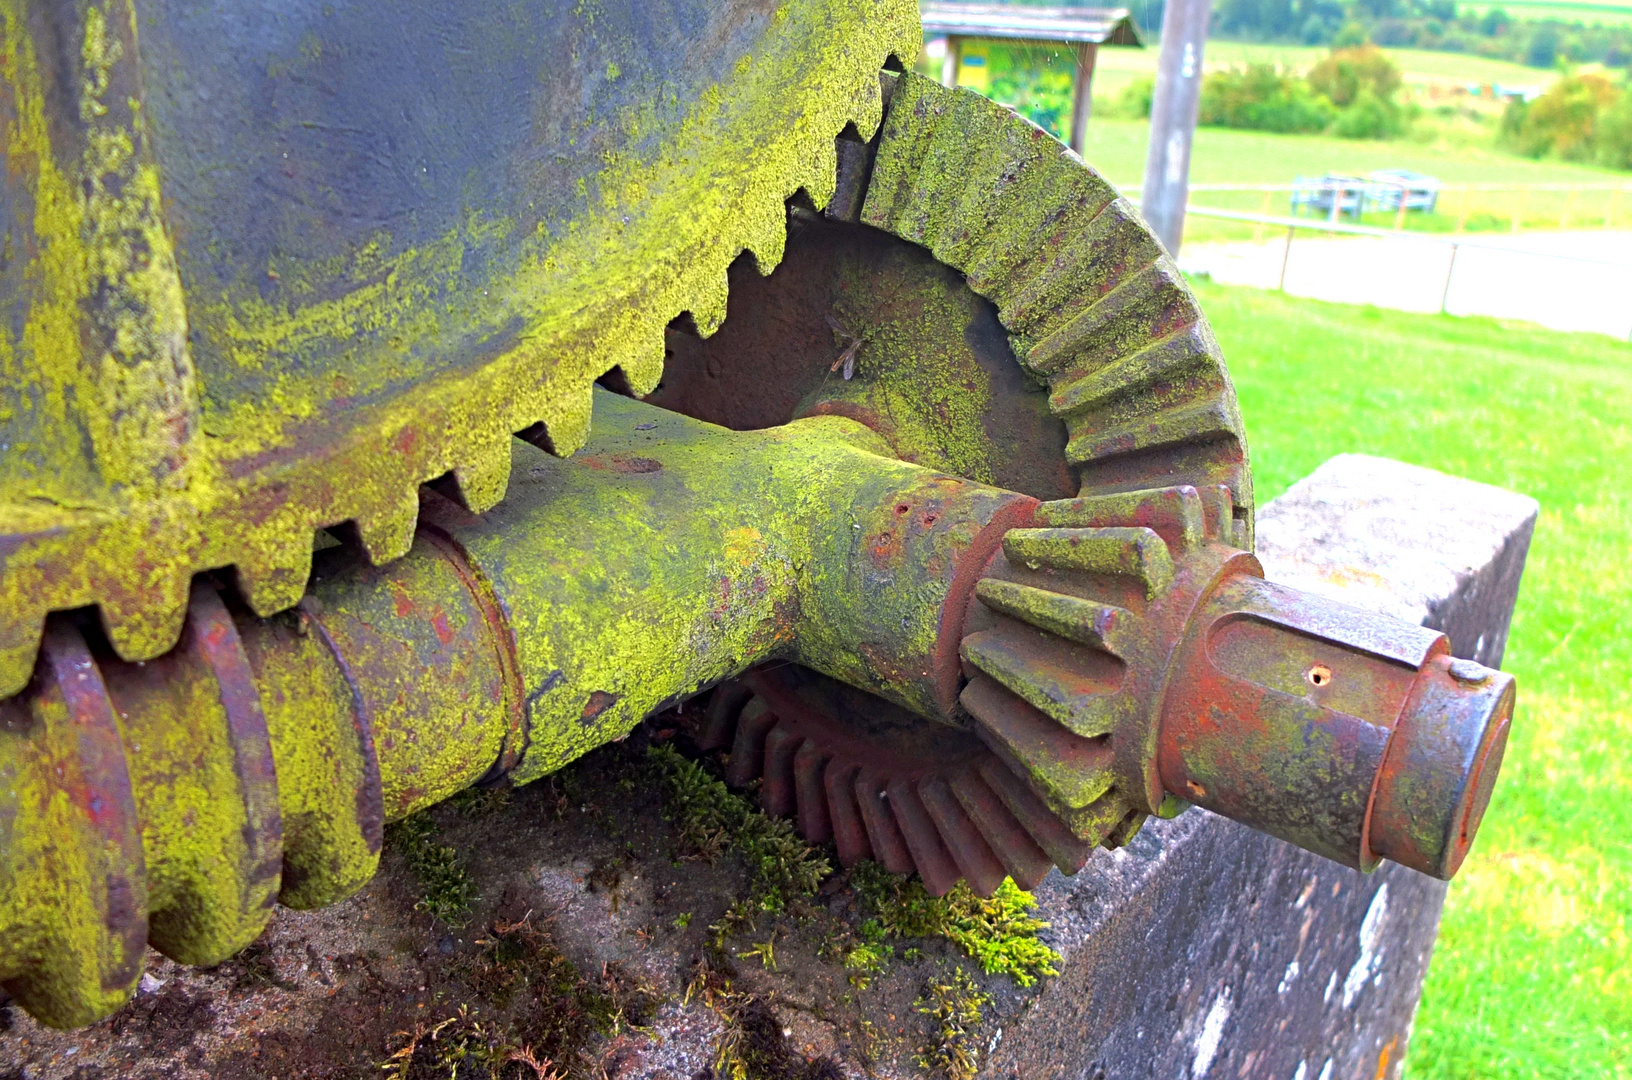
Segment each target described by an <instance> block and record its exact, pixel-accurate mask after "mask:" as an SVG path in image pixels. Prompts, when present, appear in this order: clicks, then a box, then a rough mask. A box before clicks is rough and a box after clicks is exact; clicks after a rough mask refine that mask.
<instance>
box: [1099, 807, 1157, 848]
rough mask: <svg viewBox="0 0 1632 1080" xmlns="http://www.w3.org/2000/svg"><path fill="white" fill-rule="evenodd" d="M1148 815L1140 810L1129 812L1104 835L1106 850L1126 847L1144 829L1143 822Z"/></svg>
mask: <svg viewBox="0 0 1632 1080" xmlns="http://www.w3.org/2000/svg"><path fill="white" fill-rule="evenodd" d="M1148 817H1150V815H1149V814H1146V813H1144V812H1143V811H1140V810H1129V811H1128V812H1127V813H1126V814H1125V815H1124V816H1123V817H1122V818H1121V819H1120V820H1119V821H1118V822H1117V823H1116V824H1115V825H1114V826H1113V827H1112V828H1111V830H1110V832H1109V833H1107V834H1106V836H1105V840H1104V844H1105V846H1106V847H1108V848H1119V847H1127V846H1128V843H1129V842H1130V841H1131V840H1132V839H1133V838H1134V837H1135V836H1137V835H1138V834H1139V830H1140V829H1142V828H1144V827H1145V820H1146V819H1147V818H1148Z"/></svg>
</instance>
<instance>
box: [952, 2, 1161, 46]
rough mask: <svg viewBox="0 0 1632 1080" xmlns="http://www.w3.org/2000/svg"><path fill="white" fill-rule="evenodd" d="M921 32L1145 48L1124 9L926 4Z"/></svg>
mask: <svg viewBox="0 0 1632 1080" xmlns="http://www.w3.org/2000/svg"><path fill="white" fill-rule="evenodd" d="M922 12H923V21H924V33H926V34H945V35H947V36H948V37H964V38H995V39H1007V40H1013V41H1062V42H1067V43H1069V44H1073V45H1075V44H1079V43H1083V44H1089V45H1131V46H1134V47H1136V48H1142V47H1144V44H1145V43H1144V42H1143V41H1141V40H1140V38H1139V28H1138V26H1136V25H1135V24H1134V22H1133V17H1132V15H1131V14H1130V13H1129V11H1128V9H1127V8H1089V7H1068V8H1057V7H1030V6H1021V5H1019V4H956V3H936V2H931V3H926V4H924V5H923V7H922Z"/></svg>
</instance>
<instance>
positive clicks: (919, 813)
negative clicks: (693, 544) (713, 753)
mask: <svg viewBox="0 0 1632 1080" xmlns="http://www.w3.org/2000/svg"><path fill="white" fill-rule="evenodd" d="M691 715H692V716H693V717H698V716H699V715H700V717H701V720H700V722H699V723H698V724H697V726H696V727H695V729H694V732H693V733H694V735H695V737H696V739H697V744H698V746H699V747H700V748H702V749H703V750H705V751H709V750H724V751H726V752H727V754H728V764H727V771H726V776H727V779H728V780H729V781H730V782H731V783H733V784H737V785H739V786H746V785H748V784H750V783H752V782H753V781H755V780H759V781H760V782H761V786H760V803H761V805H763V806H764V808H765V810H766V812H768V813H772V814H781V815H786V816H791V817H793V818H795V820H796V821H797V823H798V827H799V830H800V832H801V833H802V834H803V835H804V836H805V837H806V839H809V840H813V841H816V842H818V843H832V844H833V845H834V847H835V848H836V850H837V852H838V856H839V861H840V862H842V863H843V864H844V865H846V866H849V865H853V864H854V863H856V862H858V861H860V860H861V859H866V858H873V859H877V860H878V861H879V862H881V863H883V864H884V865H885V866H887V867H889V868H890V869H891V870H894V871H896V872H897V873H907V872H910V871H913V870H917V871H918V872H919V873H920V874H921V875H922V877H923V879H924V884H925V886H926V887H927V888H928V889H929V890H930V891H931V892H932V893H934V894H935V895H937V896H939V895H941V894H944V893H945V892H946V891H947V890H948V889H950V888H951V887H952V886H953V885H954V884H956V883H957V881H958V880H959V879H960V878H967V879H968V881H969V883H970V886H971V887H972V888H974V889H975V890H976V891H977V892H979V893H981V894H982V895H987V896H989V895H991V893H992V892H993V890H995V889H996V888H997V886H998V885H999V884H1001V883H1002V881H1003V879H1004V878H1005V877H1011V876H1012V877H1013V878H1014V879H1015V881H1016V882H1017V883H1019V884H1020V885H1021V887H1022V888H1031V887H1032V886H1033V885H1035V884H1036V883H1037V882H1038V881H1040V880H1042V878H1043V876H1044V875H1045V874H1047V873H1048V870H1049V868H1050V867H1051V866H1058V867H1059V868H1060V869H1061V871H1063V872H1064V873H1067V874H1072V873H1075V872H1076V871H1077V870H1078V869H1079V868H1080V867H1081V866H1082V864H1083V862H1084V860H1086V859H1087V857H1088V854H1089V853H1090V852H1091V851H1092V850H1093V846H1094V845H1093V842H1091V841H1084V840H1081V839H1079V838H1077V837H1075V836H1073V835H1072V834H1071V832H1070V830H1069V829H1067V828H1066V827H1065V826H1064V825H1063V824H1062V823H1061V822H1060V821H1059V820H1058V818H1056V817H1055V816H1054V815H1053V814H1052V813H1051V812H1050V811H1049V810H1048V808H1047V807H1046V806H1045V805H1044V804H1043V803H1042V801H1041V800H1040V799H1038V798H1037V797H1036V796H1035V795H1034V794H1032V793H1031V791H1029V790H1028V789H1027V788H1026V787H1025V785H1024V784H1021V783H1019V782H1018V781H1017V779H1016V778H1015V777H1014V775H1013V774H1012V773H1011V772H1010V771H1009V769H1008V768H1007V766H1005V765H1004V764H1003V763H1002V762H1001V761H1000V760H998V758H997V757H996V756H995V755H994V754H993V753H992V752H991V750H989V749H988V748H987V747H986V746H985V745H984V744H983V743H982V742H981V741H980V739H979V738H978V737H976V736H975V735H974V733H973V732H970V731H965V730H959V729H956V728H951V727H947V726H944V725H939V724H927V723H925V722H924V719H923V718H922V717H920V716H917V715H914V714H912V713H908V712H906V711H905V710H903V709H901V708H899V707H897V706H894V705H891V704H890V703H889V702H886V701H881V700H879V699H878V698H876V697H873V696H872V695H868V694H864V693H862V692H860V691H857V690H856V689H854V688H852V687H849V686H846V685H844V684H843V683H839V682H837V681H835V680H832V679H828V678H826V677H824V676H821V675H818V674H817V673H815V672H812V671H808V670H805V669H803V668H799V667H794V666H790V665H785V664H784V665H767V666H765V667H762V668H759V669H756V670H755V671H753V672H751V673H749V674H748V675H746V676H744V677H743V679H742V680H741V682H740V683H737V684H731V685H728V686H726V687H722V688H721V689H720V690H717V691H716V692H715V697H714V699H713V700H712V701H711V703H710V706H709V708H708V709H707V710H706V711H704V712H701V713H700V714H699V713H698V712H695V711H694V712H693V713H692V714H691Z"/></svg>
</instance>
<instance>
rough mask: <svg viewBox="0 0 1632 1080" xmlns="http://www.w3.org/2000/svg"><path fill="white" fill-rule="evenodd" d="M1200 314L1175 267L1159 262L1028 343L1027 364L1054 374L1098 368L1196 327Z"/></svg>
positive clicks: (1037, 371) (1036, 369) (1043, 373)
mask: <svg viewBox="0 0 1632 1080" xmlns="http://www.w3.org/2000/svg"><path fill="white" fill-rule="evenodd" d="M1200 319H1201V311H1200V309H1199V308H1197V306H1196V302H1195V297H1193V296H1192V295H1191V293H1190V290H1189V288H1188V287H1186V286H1185V284H1184V279H1183V278H1182V277H1181V276H1180V275H1179V272H1178V268H1177V267H1175V266H1174V265H1173V264H1172V263H1170V262H1168V261H1167V260H1165V259H1163V260H1158V261H1157V262H1155V263H1152V264H1151V265H1149V266H1147V267H1145V268H1144V269H1142V270H1140V271H1138V272H1137V273H1135V274H1132V275H1130V276H1128V277H1127V278H1124V279H1123V280H1122V281H1121V282H1120V283H1119V284H1118V285H1117V286H1116V288H1114V289H1112V290H1111V291H1110V292H1108V293H1106V294H1105V295H1104V296H1102V297H1100V298H1099V300H1097V301H1096V302H1095V303H1093V304H1090V305H1089V306H1088V307H1087V308H1085V309H1084V310H1083V311H1082V312H1080V313H1079V314H1078V315H1077V316H1076V318H1074V319H1071V320H1070V321H1069V322H1066V323H1064V324H1062V325H1060V326H1059V327H1057V328H1056V329H1055V330H1053V331H1052V332H1051V333H1049V334H1048V335H1047V336H1045V337H1042V338H1039V339H1038V340H1036V341H1035V342H1033V343H1032V344H1031V347H1030V348H1029V349H1028V350H1027V352H1026V366H1027V367H1029V368H1030V369H1031V370H1032V371H1034V372H1036V373H1037V374H1039V375H1052V374H1054V373H1055V372H1058V371H1061V370H1064V369H1066V368H1073V367H1077V366H1079V365H1083V364H1088V365H1093V364H1102V363H1104V362H1106V361H1108V360H1113V359H1115V358H1116V357H1118V356H1123V355H1126V354H1127V353H1128V352H1130V351H1133V350H1135V349H1136V348H1137V347H1138V345H1139V343H1141V342H1148V341H1158V340H1160V339H1162V338H1165V337H1170V336H1172V335H1173V334H1174V333H1176V332H1177V331H1179V330H1181V329H1184V328H1186V327H1189V326H1192V325H1194V324H1196V323H1197V322H1198V321H1199V320H1200Z"/></svg>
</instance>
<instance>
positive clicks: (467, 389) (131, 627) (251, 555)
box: [0, 17, 916, 699]
mask: <svg viewBox="0 0 1632 1080" xmlns="http://www.w3.org/2000/svg"><path fill="white" fill-rule="evenodd" d="M915 25H916V19H915V17H914V18H912V19H908V18H905V17H897V18H894V19H893V22H891V23H890V25H889V26H888V27H881V28H880V29H881V32H880V33H879V34H878V35H876V36H875V37H873V38H870V39H869V40H868V41H867V42H866V43H865V44H864V45H863V46H862V47H861V48H859V49H855V50H852V52H851V54H847V55H846V57H845V62H844V64H843V65H842V67H843V70H844V71H845V72H846V73H849V72H852V71H853V72H856V73H859V77H857V78H856V79H855V80H854V85H853V86H851V87H841V86H840V85H839V84H838V83H837V82H833V83H831V84H830V85H829V86H827V87H826V88H824V89H825V90H827V91H828V92H830V93H832V92H836V93H838V94H841V95H844V96H845V98H846V100H845V101H844V104H843V105H842V107H841V111H842V115H840V116H838V121H839V124H838V129H848V128H850V127H852V126H853V127H854V128H855V129H856V130H857V131H858V132H859V133H860V134H861V136H862V138H864V139H865V138H870V137H871V136H872V134H873V133H874V131H875V130H876V129H877V127H878V125H879V123H880V121H881V119H882V116H883V111H884V105H883V95H882V90H881V86H880V81H879V78H878V76H877V74H876V72H877V71H878V70H879V69H880V68H881V67H882V66H883V63H884V61H885V60H886V59H887V58H888V56H889V55H890V54H891V53H892V52H899V51H900V49H901V48H904V47H906V43H907V42H909V41H916V29H915ZM915 47H916V46H913V48H915ZM863 53H866V54H867V55H866V56H863V55H862V54H863ZM845 77H846V78H848V77H849V76H848V74H847V75H846V76H845ZM807 127H808V125H806V126H803V127H801V128H800V129H799V130H800V134H799V135H798V137H797V144H798V145H797V146H791V147H782V148H780V149H781V151H783V152H782V153H781V157H780V160H781V162H782V169H783V174H782V176H781V182H780V184H779V185H776V186H774V189H773V188H767V189H765V190H766V191H767V192H768V194H767V195H765V196H764V197H761V198H757V199H754V200H749V199H746V198H745V199H743V200H741V201H742V205H741V206H739V207H737V211H738V212H737V213H736V214H735V215H734V216H733V217H730V218H728V219H726V222H727V225H726V228H725V229H724V230H723V231H722V235H719V236H717V237H716V238H715V239H714V240H713V241H712V242H711V244H710V250H708V251H707V252H705V253H703V254H704V257H703V258H701V259H699V260H697V261H696V262H694V263H690V264H688V265H686V266H684V267H682V268H680V271H679V274H678V276H679V277H680V278H681V279H682V281H683V282H684V284H685V287H683V288H681V289H679V290H676V291H675V292H674V293H673V294H672V295H678V296H682V297H684V298H685V299H683V300H680V301H676V302H675V303H673V304H672V305H671V306H672V307H673V310H657V309H656V308H655V307H652V308H651V309H648V308H646V307H643V306H641V305H639V304H635V305H633V310H632V314H631V315H630V323H629V326H628V327H626V329H628V333H626V334H622V335H619V334H613V333H608V334H605V335H597V336H596V338H595V340H593V341H590V342H588V343H587V344H586V345H585V346H584V348H585V349H587V350H588V352H589V353H590V354H593V355H599V360H596V359H593V358H592V359H591V360H590V361H589V362H588V364H584V363H583V362H582V361H578V362H577V363H576V364H575V365H573V366H576V367H579V368H584V367H589V368H595V367H597V366H598V367H599V369H600V370H601V371H604V370H606V369H609V368H612V367H617V368H619V369H620V370H621V371H622V372H623V375H624V377H625V379H626V380H627V382H628V384H629V387H630V388H631V389H632V390H633V392H634V393H635V394H636V395H643V394H646V393H650V392H651V391H652V390H653V389H654V388H655V387H656V386H657V383H658V381H659V380H660V379H661V377H662V374H663V359H664V341H663V332H664V328H665V327H666V326H667V325H668V324H669V323H670V322H672V321H673V320H674V319H676V318H679V317H680V316H681V315H683V314H686V315H689V316H690V318H691V321H692V323H693V324H694V325H695V326H696V328H697V330H698V332H699V333H700V334H702V335H703V336H705V337H706V336H708V335H710V334H712V333H713V332H714V331H715V330H717V329H718V328H719V326H720V324H721V323H722V322H723V321H724V319H725V316H726V309H727V276H726V275H727V269H728V267H729V266H730V265H731V263H732V262H733V261H734V260H735V259H736V258H737V257H738V256H739V255H740V254H742V253H743V252H745V251H746V252H748V253H749V254H751V255H752V257H753V259H754V261H755V264H756V266H757V268H758V270H759V272H760V273H761V274H769V273H770V272H771V271H772V270H774V269H775V268H776V266H777V264H778V263H780V262H781V260H782V255H783V251H784V249H785V247H786V242H787V220H786V205H785V201H786V199H787V198H789V197H791V196H792V195H793V194H794V193H795V192H797V191H801V190H802V191H804V192H805V193H806V194H807V195H808V196H809V197H810V199H811V200H812V201H813V202H814V203H815V204H816V205H817V206H818V207H821V206H824V205H826V203H827V202H828V200H829V199H831V198H832V196H833V192H834V186H835V183H836V173H837V167H838V159H837V150H836V147H835V145H834V139H833V138H832V136H836V135H838V134H839V130H838V129H835V130H832V131H828V132H826V133H818V132H816V131H815V130H813V129H811V130H807V129H806V128H807ZM604 341H622V342H624V343H625V346H624V347H623V349H622V351H621V352H620V353H617V354H614V353H613V352H612V351H611V350H610V349H609V348H608V347H607V346H605V345H604V344H603V342H604ZM567 348H569V349H570V348H572V346H570V345H569V346H567ZM570 370H571V367H570V366H567V365H564V364H563V363H562V358H561V357H560V356H559V355H553V354H551V355H545V354H543V353H534V352H529V353H527V355H522V354H521V353H518V354H516V355H513V356H510V357H505V358H501V359H499V360H497V361H495V362H493V363H491V364H490V365H488V367H487V368H486V369H483V370H481V371H479V372H476V373H474V374H473V375H472V376H470V377H469V378H468V379H467V380H466V384H465V385H464V387H463V390H464V396H463V397H462V398H461V397H459V395H457V394H451V393H450V389H451V388H450V387H448V386H442V387H439V388H438V389H437V393H438V395H439V398H440V399H441V400H443V401H444V402H446V403H447V404H445V405H444V406H443V407H441V408H440V409H438V410H436V411H435V412H434V414H433V413H427V412H426V410H424V409H423V407H422V403H421V402H418V401H415V402H408V403H404V404H403V407H401V408H388V410H387V415H382V416H381V418H380V419H379V420H378V421H375V422H372V423H368V424H366V425H365V427H364V428H360V429H358V430H355V431H353V432H351V433H348V439H349V443H350V445H349V447H339V446H338V445H337V449H336V450H335V452H334V453H331V454H329V455H326V456H325V457H324V458H322V459H321V460H318V461H311V462H306V463H302V464H301V465H300V467H299V468H298V469H297V470H294V473H295V474H294V475H292V476H291V475H277V476H273V475H270V474H269V475H268V476H267V477H265V478H263V477H260V476H256V477H252V478H251V480H250V481H249V482H247V483H243V484H240V485H237V486H233V487H231V488H229V489H226V490H223V491H221V492H220V496H219V501H218V504H217V505H213V506H210V507H208V508H207V509H200V508H198V507H195V506H192V505H191V504H184V503H177V504H175V505H171V504H169V503H162V504H158V505H155V506H153V507H151V508H146V509H144V510H140V511H136V512H132V513H129V514H128V515H126V516H124V517H123V518H121V519H118V520H113V521H107V522H102V523H98V524H96V525H93V526H91V527H89V528H87V529H83V530H80V531H81V532H83V533H84V536H83V537H82V540H83V542H82V543H78V544H77V545H76V546H73V547H71V548H70V547H63V546H61V545H60V544H59V545H57V547H56V548H55V551H56V553H55V554H52V555H40V554H37V553H36V552H34V551H32V550H31V549H30V546H29V538H28V537H26V536H25V537H24V538H23V543H22V544H21V545H20V546H19V547H18V548H17V549H16V550H15V551H14V552H12V553H10V554H8V555H7V556H6V559H5V561H3V562H0V699H3V698H6V697H9V696H11V695H13V694H16V693H18V692H20V691H21V690H22V689H23V688H24V687H25V686H26V685H27V683H28V680H29V677H30V673H31V672H32V671H33V669H34V666H35V661H36V656H37V654H38V651H39V643H40V635H41V633H42V632H43V628H44V626H45V617H46V615H47V614H48V613H49V612H51V611H59V610H65V609H70V608H77V607H84V606H88V605H98V606H99V607H100V609H101V614H102V623H103V626H104V629H105V631H106V633H107V636H108V639H109V641H110V642H111V644H112V645H113V647H114V650H115V651H116V652H117V653H118V655H119V656H120V657H121V658H123V659H126V660H151V659H154V658H156V657H158V656H161V655H163V654H164V653H166V652H168V651H169V650H170V649H172V648H173V647H174V646H175V644H176V641H177V640H178V637H179V635H180V634H181V630H182V626H183V623H184V620H185V616H186V606H187V597H188V591H189V588H190V584H191V581H192V578H193V575H194V574H195V573H199V572H202V571H205V570H210V569H217V568H222V567H232V568H233V578H234V580H235V581H236V584H237V587H238V589H239V591H240V592H241V594H242V595H243V598H244V600H245V601H246V602H247V603H248V604H249V606H250V607H251V609H252V610H254V611H255V612H256V614H258V615H261V616H263V617H264V616H269V615H273V614H276V613H277V612H279V611H283V610H286V609H288V608H290V607H292V606H294V605H295V604H296V603H298V602H299V601H300V598H301V596H302V595H303V594H304V592H305V588H306V583H307V579H308V577H309V576H310V572H311V562H312V538H313V534H314V532H315V531H316V530H318V529H326V528H332V527H335V526H337V525H341V524H345V523H347V522H349V523H351V524H352V525H353V526H354V527H355V531H356V535H357V539H358V540H359V541H360V543H361V546H362V548H363V549H364V552H365V553H366V555H367V556H368V559H369V560H370V561H371V562H373V563H374V564H376V565H378V564H381V563H386V562H390V561H392V560H394V559H397V558H400V557H401V556H402V555H403V554H405V553H406V552H407V551H408V549H409V547H410V546H411V545H412V543H413V538H414V531H415V527H416V524H417V521H418V514H419V505H418V504H419V488H420V486H421V485H422V484H426V483H430V482H432V481H436V480H438V479H440V478H441V477H443V476H450V475H451V479H452V488H451V491H450V492H449V493H450V494H452V495H453V496H454V497H456V498H457V499H458V501H460V502H461V503H462V504H463V505H464V506H465V507H466V508H467V509H468V510H470V511H471V512H473V513H483V512H485V511H487V510H489V509H491V508H492V507H493V506H495V505H496V504H497V503H498V502H499V501H500V500H501V499H503V497H504V494H505V489H506V486H507V485H508V483H509V477H510V469H511V439H512V437H513V433H514V434H517V435H523V437H525V438H527V440H528V441H530V442H534V443H535V444H537V445H540V446H542V447H543V448H544V449H547V450H549V451H550V452H552V453H555V454H559V455H562V456H566V455H570V454H572V453H573V452H575V451H576V450H577V449H579V448H580V447H581V446H582V445H583V444H584V442H585V441H586V440H587V439H588V437H589V422H590V397H591V395H590V388H591V385H592V384H593V382H594V381H595V378H596V376H594V375H588V374H582V375H581V377H580V376H575V375H570V374H569V375H568V376H566V377H557V378H552V373H557V372H561V371H569V372H570ZM563 384H565V385H563ZM452 432H462V433H463V434H462V435H460V436H457V437H455V436H453V435H451V434H449V433H452ZM365 475H366V476H368V477H369V478H370V480H371V482H370V483H367V484H363V483H360V482H359V477H362V476H365ZM269 493H270V494H269ZM274 496H275V498H276V500H277V501H278V503H279V504H280V505H279V506H278V508H277V510H275V511H273V512H270V513H268V512H267V511H265V510H264V508H262V507H261V506H260V505H259V504H260V503H263V502H266V501H268V500H269V499H271V498H273V497H274ZM222 523H226V524H222ZM60 531H61V530H50V531H47V532H43V533H41V534H39V536H38V539H39V540H40V542H41V543H42V545H45V546H46V547H49V546H50V545H52V544H53V539H52V538H53V537H54V536H55V535H56V534H57V533H58V532H60ZM42 550H43V548H42ZM104 551H105V552H123V551H138V552H141V553H142V556H141V557H142V558H144V559H147V560H149V561H151V562H152V563H153V565H152V566H151V567H147V568H143V569H140V570H138V572H137V573H135V574H132V573H131V572H130V571H129V565H128V562H129V560H128V558H123V557H114V556H112V555H109V556H107V557H104V558H97V557H96V556H97V555H98V554H99V553H100V552H104ZM53 560H54V563H53ZM65 561H66V563H67V564H71V566H70V565H65ZM36 564H37V565H36ZM70 571H71V572H70Z"/></svg>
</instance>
